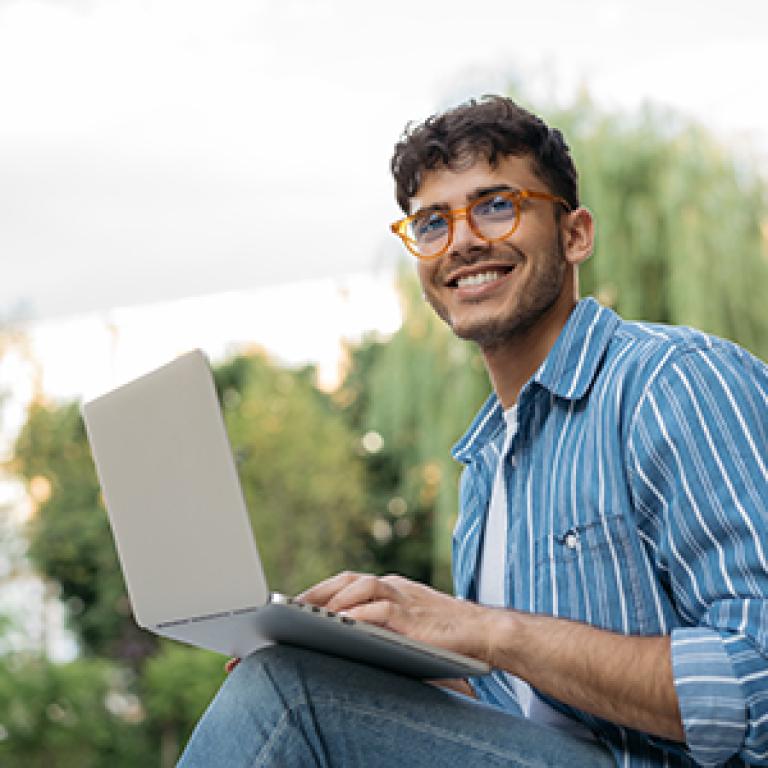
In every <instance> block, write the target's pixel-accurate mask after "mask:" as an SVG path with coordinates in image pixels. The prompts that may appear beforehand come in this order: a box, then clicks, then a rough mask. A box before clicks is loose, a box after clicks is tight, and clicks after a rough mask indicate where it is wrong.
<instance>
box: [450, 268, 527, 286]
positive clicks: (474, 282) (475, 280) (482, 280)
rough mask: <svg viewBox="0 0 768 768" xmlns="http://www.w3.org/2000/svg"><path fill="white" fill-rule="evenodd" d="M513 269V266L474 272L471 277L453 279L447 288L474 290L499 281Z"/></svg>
mask: <svg viewBox="0 0 768 768" xmlns="http://www.w3.org/2000/svg"><path fill="white" fill-rule="evenodd" d="M514 269H515V267H514V266H509V267H494V268H493V269H488V270H485V271H484V272H476V273H474V274H472V275H464V276H462V277H457V278H454V279H453V280H450V281H449V282H448V283H447V285H448V287H449V288H476V287H478V286H481V285H486V284H487V283H493V282H495V281H496V280H501V278H502V277H506V276H507V275H508V274H509V273H510V272H512V271H513V270H514Z"/></svg>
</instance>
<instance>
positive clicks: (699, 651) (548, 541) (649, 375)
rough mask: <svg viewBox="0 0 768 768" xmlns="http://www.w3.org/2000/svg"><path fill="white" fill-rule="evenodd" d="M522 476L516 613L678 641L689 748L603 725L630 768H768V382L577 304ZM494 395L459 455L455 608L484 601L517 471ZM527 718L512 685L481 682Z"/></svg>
mask: <svg viewBox="0 0 768 768" xmlns="http://www.w3.org/2000/svg"><path fill="white" fill-rule="evenodd" d="M518 418H519V429H518V432H517V435H516V436H515V438H514V440H513V441H512V442H511V445H510V447H509V452H508V454H507V455H506V456H505V457H504V460H505V467H504V469H505V487H506V495H507V504H508V508H509V516H508V517H509V521H508V543H507V569H506V572H507V581H506V604H507V605H508V606H510V607H512V608H516V609H519V610H523V611H530V612H535V613H542V614H548V615H551V616H559V617H563V618H568V619H573V620H577V621H581V622H585V623H587V624H590V625H593V626H595V627H601V628H604V629H607V630H611V631H614V632H618V633H622V634H625V635H671V643H672V666H673V675H674V684H675V690H676V692H677V695H678V698H679V702H680V710H681V714H682V718H683V725H684V728H685V734H686V741H687V744H686V745H679V744H674V743H672V742H668V741H665V740H664V739H660V738H655V737H652V736H648V735H646V734H642V733H640V732H637V731H633V730H631V729H628V728H623V727H620V726H617V725H615V724H612V723H610V722H608V721H606V720H602V719H600V718H596V717H594V716H592V715H590V714H588V713H586V712H582V711H579V710H576V709H574V708H571V707H569V706H566V705H564V704H562V703H560V702H557V701H555V700H553V699H551V698H549V697H546V696H544V697H543V698H545V700H547V701H548V702H550V703H551V704H553V706H555V707H556V708H558V709H559V710H560V711H563V712H565V713H566V714H568V715H570V716H571V717H574V718H576V719H578V720H579V721H581V722H582V723H584V724H585V725H587V727H588V728H590V730H591V731H592V732H593V733H595V735H596V736H597V738H598V739H600V740H601V741H602V742H603V743H605V744H606V745H607V746H608V747H609V748H610V750H611V751H612V754H613V755H614V756H615V758H616V764H617V765H619V766H624V767H626V768H640V766H643V767H646V766H671V767H672V766H691V765H696V764H699V765H703V766H714V765H721V764H723V763H726V764H727V765H729V766H742V765H745V764H747V763H750V764H760V765H768V602H767V601H766V595H768V561H767V560H766V551H765V550H766V548H768V471H767V470H766V463H767V462H768V367H766V365H765V364H764V363H762V362H761V361H759V360H757V359H756V358H755V357H753V356H751V355H750V354H749V353H747V352H746V351H745V350H743V349H741V348H740V347H738V346H736V345H735V344H732V343H730V342H727V341H723V340H722V339H718V338H714V337H711V336H708V335H706V334H703V333H701V332H699V331H696V330H693V329H690V328H678V327H670V326H663V325H652V324H643V323H630V322H626V321H624V320H622V319H621V318H620V317H618V316H617V315H616V314H615V313H614V312H612V311H611V310H609V309H606V308H604V307H601V306H600V305H599V304H598V303H597V302H596V301H594V300H593V299H584V300H582V301H581V302H579V304H577V306H576V308H575V309H574V311H573V312H572V313H571V316H570V318H569V319H568V322H567V323H566V325H565V327H564V329H563V331H562V332H561V334H560V336H559V338H558V340H557V342H556V343H555V346H554V347H553V348H552V350H551V351H550V353H549V355H548V356H547V358H546V359H545V360H544V362H543V363H542V365H541V366H540V368H539V369H538V371H537V372H536V373H535V374H534V376H533V377H532V378H531V379H530V381H529V382H528V383H527V384H526V385H525V387H524V388H523V389H522V391H521V392H520V396H519V398H518ZM503 437H504V417H503V410H502V407H501V404H500V403H499V401H498V400H497V398H496V396H495V395H492V396H491V397H490V398H489V399H488V401H487V402H486V403H485V405H484V406H483V408H482V409H481V411H480V412H479V414H478V415H477V416H476V417H475V419H474V421H473V422H472V424H471V426H470V428H469V430H468V431H467V433H466V434H465V435H464V437H463V438H462V439H461V440H460V441H459V442H458V443H457V445H456V446H455V447H454V456H455V458H456V459H458V460H459V461H461V462H463V463H464V464H465V465H466V467H465V469H464V471H463V473H462V478H461V488H460V512H459V518H458V521H457V523H456V528H455V531H454V537H453V564H454V583H455V590H456V594H457V595H459V596H461V597H464V598H467V599H475V598H476V595H477V591H476V590H477V574H478V568H479V555H480V553H481V551H482V539H483V528H484V523H485V516H486V511H487V509H488V503H489V500H490V497H491V490H492V486H493V478H494V473H495V470H496V468H497V466H498V463H499V461H500V460H501V457H500V452H501V449H502V444H503ZM474 683H475V685H476V687H477V690H478V693H479V695H480V697H481V698H482V699H484V700H485V701H488V702H490V703H493V704H496V705H498V706H501V707H503V708H505V709H508V710H511V711H515V710H516V709H517V704H516V700H515V697H514V691H513V690H512V689H511V687H510V685H509V683H508V679H507V678H506V676H504V675H503V674H501V673H493V674H491V675H489V676H486V677H483V678H478V679H477V680H475V681H474Z"/></svg>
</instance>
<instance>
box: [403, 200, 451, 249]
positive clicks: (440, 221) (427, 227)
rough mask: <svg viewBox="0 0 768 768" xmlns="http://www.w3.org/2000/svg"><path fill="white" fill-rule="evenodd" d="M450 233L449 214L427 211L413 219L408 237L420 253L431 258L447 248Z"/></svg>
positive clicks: (409, 226)
mask: <svg viewBox="0 0 768 768" xmlns="http://www.w3.org/2000/svg"><path fill="white" fill-rule="evenodd" d="M450 231H451V227H450V224H449V222H448V216H447V214H444V213H442V212H440V211H425V212H424V213H423V214H418V213H417V214H416V216H414V218H413V219H411V221H410V222H409V223H408V231H407V232H406V235H407V237H408V239H409V240H410V241H411V242H412V243H413V244H414V245H415V246H416V250H418V252H419V253H421V254H424V256H430V255H431V254H433V253H437V252H438V251H439V250H441V249H442V248H443V247H445V244H446V243H447V242H448V237H449V234H450Z"/></svg>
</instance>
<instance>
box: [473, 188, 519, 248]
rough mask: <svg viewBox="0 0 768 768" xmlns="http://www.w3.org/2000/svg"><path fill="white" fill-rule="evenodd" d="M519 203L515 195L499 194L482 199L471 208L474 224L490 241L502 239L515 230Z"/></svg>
mask: <svg viewBox="0 0 768 768" xmlns="http://www.w3.org/2000/svg"><path fill="white" fill-rule="evenodd" d="M517 215H518V214H517V203H516V201H515V198H514V195H512V194H507V193H504V192H497V193H495V194H492V195H487V196H486V197H481V198H480V199H479V200H477V201H476V202H475V203H473V204H472V207H471V208H470V216H471V217H472V223H473V224H474V225H475V227H476V228H477V231H478V232H479V233H480V234H481V235H482V236H483V237H487V238H488V239H489V240H495V239H498V238H502V237H504V236H505V235H507V234H508V233H509V232H511V231H512V230H513V229H514V228H515V224H516V223H517Z"/></svg>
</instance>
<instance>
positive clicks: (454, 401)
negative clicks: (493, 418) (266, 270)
mask: <svg viewBox="0 0 768 768" xmlns="http://www.w3.org/2000/svg"><path fill="white" fill-rule="evenodd" d="M400 293H401V301H402V305H403V317H404V319H403V325H402V327H401V329H400V330H399V331H398V332H397V333H396V334H395V335H394V336H393V337H392V339H391V340H390V342H389V343H388V344H387V345H386V347H385V348H384V349H383V350H382V351H381V353H380V354H379V355H378V356H377V359H376V360H375V361H374V363H373V364H372V366H371V370H370V380H369V384H368V386H369V394H368V403H367V408H366V414H365V419H364V423H365V428H366V429H367V430H370V431H372V432H374V433H376V434H379V435H381V437H382V448H381V452H382V454H383V456H384V457H385V459H386V461H387V462H388V464H389V466H390V467H391V469H390V473H389V474H390V477H391V478H392V480H393V486H392V488H391V490H390V492H389V500H388V501H387V513H388V515H389V517H390V519H391V518H395V519H394V520H392V523H391V524H392V525H393V526H396V525H397V524H398V523H399V522H400V521H401V520H404V519H405V520H411V521H412V522H413V527H414V529H415V531H416V532H422V531H423V530H424V529H426V531H428V534H427V536H426V537H424V536H423V533H422V536H421V540H422V541H423V539H424V538H426V539H427V541H428V542H429V550H428V551H429V558H428V562H429V563H430V564H431V573H429V574H428V576H429V579H428V580H429V581H430V582H431V583H432V584H434V585H436V586H439V587H442V588H445V589H448V588H450V582H451V578H450V557H451V555H450V541H451V532H452V530H453V526H454V523H455V519H456V511H457V487H458V478H459V471H460V468H459V466H458V465H457V464H456V462H454V461H453V459H452V458H451V456H450V452H449V451H450V447H451V446H452V445H453V443H454V442H455V441H456V440H457V439H458V438H459V437H460V435H461V434H462V433H463V431H464V430H465V429H466V427H467V424H468V422H469V420H470V419H471V418H472V415H473V414H474V412H475V411H476V410H477V409H478V408H479V407H480V405H481V404H482V402H483V400H484V399H485V398H486V397H487V396H488V394H489V391H490V386H489V383H488V378H487V375H486V373H485V370H484V367H483V363H482V360H481V358H480V356H479V354H478V352H477V350H476V349H475V348H474V346H473V345H470V344H467V343H466V342H463V341H460V340H458V339H457V338H456V337H455V336H454V335H453V333H452V332H451V331H450V330H449V329H448V328H447V327H446V326H445V325H444V323H443V322H442V320H440V319H438V318H437V316H436V315H435V314H434V313H433V311H432V310H431V308H429V307H428V306H427V305H426V303H425V302H424V299H423V298H422V296H421V291H420V289H419V286H418V282H417V280H416V278H415V272H414V270H413V267H412V266H408V267H406V268H405V269H404V270H403V272H402V273H401V279H400ZM381 496H382V498H384V497H385V496H386V494H385V493H381ZM393 502H394V503H393ZM380 511H381V512H382V513H383V510H380ZM416 541H418V539H417V540H416ZM406 543H408V542H407V541H406ZM418 551H419V550H418V549H417V551H416V552H414V553H413V554H412V558H417V556H418ZM420 551H421V552H424V549H423V545H422V546H421V547H420ZM398 570H399V569H398Z"/></svg>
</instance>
